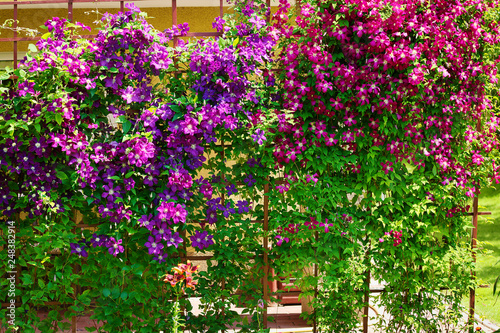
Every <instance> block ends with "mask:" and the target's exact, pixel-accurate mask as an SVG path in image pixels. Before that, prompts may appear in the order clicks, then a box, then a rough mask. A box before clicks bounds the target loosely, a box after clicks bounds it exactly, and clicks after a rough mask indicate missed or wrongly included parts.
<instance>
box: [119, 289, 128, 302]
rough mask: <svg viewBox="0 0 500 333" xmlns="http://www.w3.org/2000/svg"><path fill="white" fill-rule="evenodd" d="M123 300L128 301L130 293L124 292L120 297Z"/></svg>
mask: <svg viewBox="0 0 500 333" xmlns="http://www.w3.org/2000/svg"><path fill="white" fill-rule="evenodd" d="M120 297H121V299H123V300H126V299H127V298H128V293H127V292H126V291H124V292H122V294H121V295H120Z"/></svg>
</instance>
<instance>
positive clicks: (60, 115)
mask: <svg viewBox="0 0 500 333" xmlns="http://www.w3.org/2000/svg"><path fill="white" fill-rule="evenodd" d="M56 122H57V123H58V124H59V125H61V124H62V122H63V118H62V114H60V113H56Z"/></svg>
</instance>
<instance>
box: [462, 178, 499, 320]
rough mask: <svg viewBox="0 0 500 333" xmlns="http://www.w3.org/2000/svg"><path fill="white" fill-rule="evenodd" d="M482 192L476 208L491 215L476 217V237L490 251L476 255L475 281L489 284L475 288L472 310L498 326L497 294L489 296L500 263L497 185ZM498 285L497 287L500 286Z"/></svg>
mask: <svg viewBox="0 0 500 333" xmlns="http://www.w3.org/2000/svg"><path fill="white" fill-rule="evenodd" d="M482 192H483V193H481V195H480V196H479V210H480V211H489V212H491V216H489V217H487V216H482V217H481V216H480V217H479V222H478V230H477V231H478V234H477V235H478V236H477V238H478V240H479V242H484V243H483V244H482V246H483V248H484V249H488V250H491V251H492V253H490V254H480V255H479V256H478V258H477V276H478V278H479V282H480V283H481V284H487V285H490V287H489V288H478V289H477V290H476V312H477V314H478V315H480V316H484V317H486V318H487V319H488V320H490V321H491V322H493V323H495V324H497V325H500V298H498V301H496V298H497V297H496V296H495V297H493V295H492V289H493V283H494V282H495V279H496V277H497V276H498V275H499V274H500V262H498V261H499V260H500V186H497V189H496V190H495V189H484V190H483V191H482ZM497 262H498V264H497ZM499 287H500V286H499ZM499 287H497V290H498V289H500V288H499ZM495 301H496V303H495ZM467 304H468V300H467Z"/></svg>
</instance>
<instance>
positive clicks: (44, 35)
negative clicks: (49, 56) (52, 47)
mask: <svg viewBox="0 0 500 333" xmlns="http://www.w3.org/2000/svg"><path fill="white" fill-rule="evenodd" d="M49 37H50V32H47V33H45V34H43V36H42V39H47V38H49Z"/></svg>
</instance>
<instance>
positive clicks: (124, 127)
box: [122, 120, 132, 134]
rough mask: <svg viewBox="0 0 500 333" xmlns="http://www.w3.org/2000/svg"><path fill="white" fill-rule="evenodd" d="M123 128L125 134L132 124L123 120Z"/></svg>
mask: <svg viewBox="0 0 500 333" xmlns="http://www.w3.org/2000/svg"><path fill="white" fill-rule="evenodd" d="M122 126H123V127H122V128H123V134H127V133H128V132H129V131H130V128H131V127H132V123H131V122H130V121H128V120H125V121H124V122H123V124H122Z"/></svg>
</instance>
